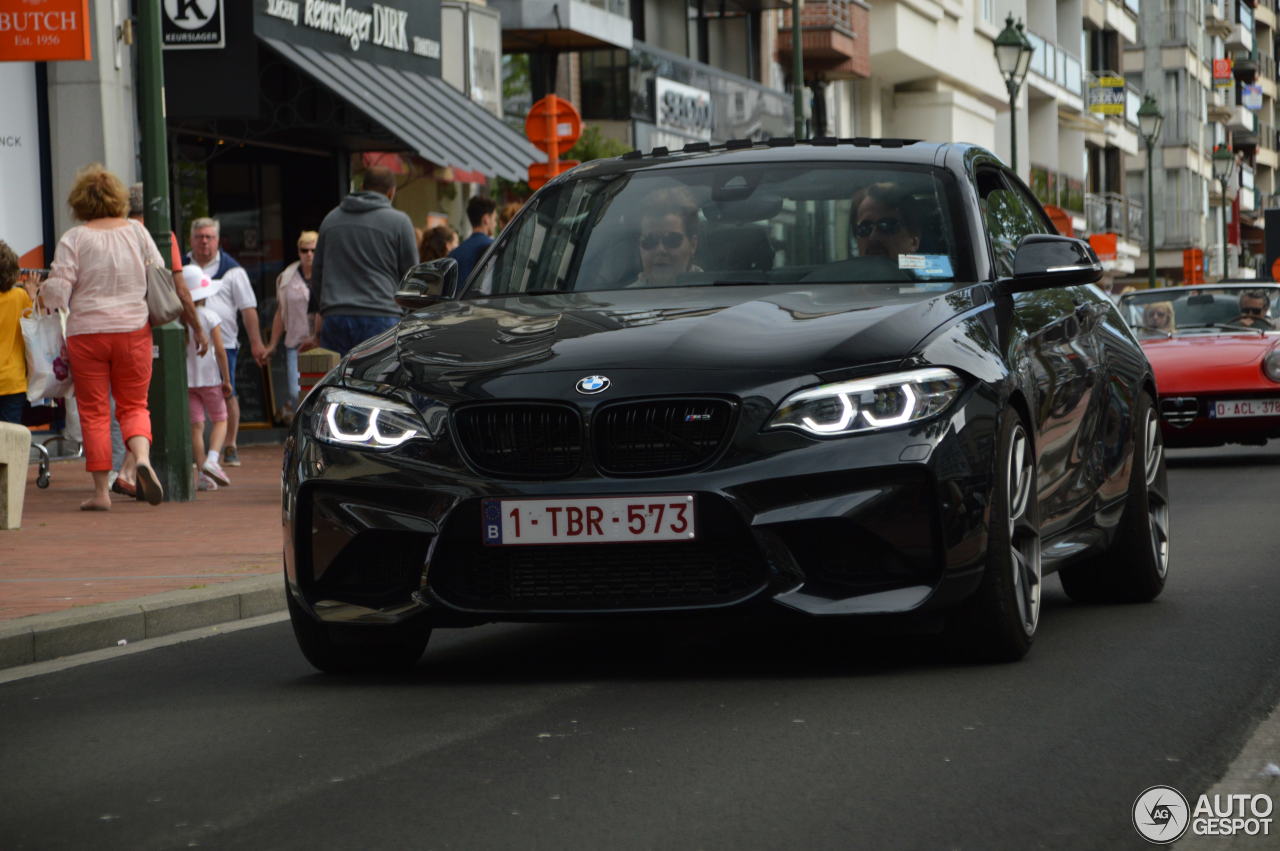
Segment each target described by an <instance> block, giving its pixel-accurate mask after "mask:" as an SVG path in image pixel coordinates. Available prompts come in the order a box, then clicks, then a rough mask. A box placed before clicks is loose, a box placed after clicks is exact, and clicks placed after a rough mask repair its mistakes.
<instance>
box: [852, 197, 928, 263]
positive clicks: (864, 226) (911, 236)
mask: <svg viewBox="0 0 1280 851" xmlns="http://www.w3.org/2000/svg"><path fill="white" fill-rule="evenodd" d="M853 210H854V216H853V226H852V227H853V235H854V238H855V239H856V240H857V243H858V256H859V257H888V258H889V259H890V260H893V261H895V262H896V261H897V259H898V257H899V256H900V255H902V254H914V253H915V252H916V251H918V250H919V248H920V226H919V224H918V222H917V221H916V218H917V217H916V215H915V212H914V204H913V203H912V201H911V196H910V194H909V193H908V192H907V191H905V190H904V189H902V188H901V187H899V186H898V185H897V184H895V183H873V184H871V185H870V186H868V187H867V188H866V189H864V190H862V192H861V193H859V196H855V197H854V205H853Z"/></svg>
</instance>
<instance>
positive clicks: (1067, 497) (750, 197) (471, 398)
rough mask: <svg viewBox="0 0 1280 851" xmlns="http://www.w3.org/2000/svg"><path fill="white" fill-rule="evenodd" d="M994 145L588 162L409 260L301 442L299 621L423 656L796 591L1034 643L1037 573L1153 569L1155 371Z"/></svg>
mask: <svg viewBox="0 0 1280 851" xmlns="http://www.w3.org/2000/svg"><path fill="white" fill-rule="evenodd" d="M1101 274H1102V268H1101V266H1100V265H1099V263H1098V260H1097V257H1096V255H1094V253H1093V252H1092V250H1091V249H1090V248H1089V246H1088V245H1087V244H1086V243H1084V242H1081V241H1079V240H1076V239H1072V238H1070V237H1065V236H1061V235H1058V234H1057V232H1056V231H1055V229H1054V227H1053V224H1052V223H1051V222H1050V220H1049V219H1048V218H1047V217H1046V215H1045V213H1044V211H1043V210H1042V209H1041V207H1040V205H1039V203H1037V201H1036V200H1035V198H1034V196H1032V194H1031V193H1030V192H1029V191H1028V190H1027V188H1026V187H1025V186H1024V185H1023V184H1022V183H1021V182H1020V181H1019V180H1018V178H1017V177H1016V176H1014V175H1013V174H1012V173H1011V172H1010V171H1009V170H1008V169H1007V168H1006V167H1005V166H1004V165H1003V164H1002V163H1001V162H1000V161H999V160H998V159H997V158H996V157H995V156H993V155H992V154H990V153H988V152H987V151H985V150H982V149H981V148H976V147H973V146H969V145H961V144H929V143H922V142H916V141H910V140H901V139H815V140H812V141H810V142H800V143H796V142H794V141H793V140H790V139H781V140H770V141H769V142H759V143H753V142H749V141H743V142H729V143H727V144H725V145H708V144H705V143H698V144H692V145H688V146H686V147H685V149H684V150H683V151H679V152H673V151H668V150H666V149H662V148H659V149H656V150H654V151H652V152H650V153H646V154H641V153H639V152H633V153H632V154H628V155H626V156H623V157H620V158H618V159H613V160H597V161H594V162H590V163H587V164H584V165H582V166H579V167H577V168H575V169H573V170H572V171H570V172H568V173H567V174H565V175H562V176H561V177H559V178H557V179H555V180H553V181H551V182H550V183H548V184H547V185H546V186H545V187H543V188H542V189H541V190H539V191H538V192H537V193H536V194H535V195H534V196H533V197H532V199H531V200H530V201H529V202H528V204H526V205H525V207H524V209H523V210H522V211H521V212H520V214H519V215H518V217H517V218H516V219H515V220H514V221H513V222H512V223H511V224H510V225H509V226H508V227H507V229H506V230H505V231H504V232H503V233H502V235H501V236H500V237H499V238H498V240H497V241H496V242H495V243H494V245H493V246H492V247H491V248H490V249H489V251H488V253H487V254H486V255H485V256H484V257H483V258H482V260H481V261H480V262H479V263H478V264H477V265H476V267H475V269H474V271H473V272H472V274H471V276H470V277H469V278H468V280H466V281H458V280H457V273H456V268H455V267H454V264H453V261H452V260H447V259H446V260H438V261H433V262H432V263H427V264H423V265H421V266H418V267H415V268H414V270H413V271H411V272H410V274H409V275H408V276H406V278H405V280H404V281H403V282H402V283H401V285H400V292H399V293H397V296H396V298H397V301H399V303H400V304H401V305H402V306H403V307H404V308H405V309H406V313H405V315H404V318H403V319H402V321H401V322H400V323H399V325H398V327H396V328H395V329H393V330H392V331H389V332H387V333H385V334H382V335H380V336H377V337H374V338H372V339H370V340H368V341H366V342H365V343H363V344H362V345H360V346H358V347H357V348H356V349H354V350H353V351H351V352H350V353H349V354H348V355H347V356H346V357H345V358H343V360H342V361H341V363H340V364H339V365H338V367H337V368H336V369H334V370H333V371H332V372H331V373H330V374H329V375H328V376H326V377H325V379H324V380H323V381H322V382H321V383H320V384H319V385H318V386H317V387H316V388H315V389H314V390H313V391H312V392H311V393H310V395H309V396H308V397H307V398H306V400H305V402H304V404H303V405H301V407H300V410H299V414H298V416H297V417H296V419H295V423H294V425H293V428H292V431H291V433H290V435H289V437H288V440H287V445H286V452H285V463H284V512H283V518H284V544H285V547H284V555H285V573H286V578H287V584H288V603H289V610H290V613H291V616H292V620H293V627H294V631H295V633H296V636H297V639H298V642H299V644H300V646H301V648H302V652H303V653H304V654H305V655H306V657H307V658H308V659H309V660H310V661H311V662H312V663H313V664H314V665H316V666H317V667H318V668H320V669H322V670H325V671H357V670H365V669H384V670H385V669H388V668H396V667H408V666H412V665H413V664H415V663H416V662H417V660H418V659H419V658H420V656H421V654H422V652H423V650H424V648H425V647H426V644H427V640H428V638H429V637H430V635H431V632H432V630H433V629H435V628H439V627H451V626H467V625H474V624H481V623H486V622H492V621H542V620H570V619H584V618H608V617H619V616H628V617H646V616H662V615H668V614H670V613H675V612H680V613H700V612H705V613H710V612H721V611H729V610H736V611H740V612H742V613H744V614H749V613H751V612H761V613H763V612H764V611H766V610H774V611H777V610H780V609H782V610H790V611H792V612H795V613H797V614H799V615H807V616H811V617H815V618H841V617H847V618H858V617H867V616H885V615H908V614H911V615H914V616H918V617H920V618H921V619H922V620H930V621H934V622H936V624H937V626H938V627H939V628H942V629H946V630H949V631H951V632H952V633H953V635H954V641H949V642H948V646H955V647H961V648H964V649H965V651H966V653H967V654H969V655H971V656H972V657H973V658H978V659H985V660H993V661H999V660H1014V659H1018V658H1021V657H1022V656H1023V655H1024V654H1025V653H1026V652H1027V650H1028V649H1029V647H1030V646H1031V643H1032V640H1033V639H1034V637H1035V634H1036V629H1037V625H1038V623H1039V618H1040V597H1041V587H1042V582H1043V578H1044V576H1045V575H1047V574H1049V573H1052V572H1057V573H1058V574H1059V575H1060V577H1061V581H1062V584H1063V586H1064V587H1065V589H1066V591H1067V593H1068V594H1069V595H1070V596H1071V597H1072V598H1073V599H1076V600H1080V601H1104V600H1127V601H1141V600H1151V599H1153V598H1154V597H1156V596H1157V595H1158V594H1159V593H1160V591H1161V590H1162V588H1163V587H1164V584H1165V577H1166V573H1167V570H1168V558H1169V508H1168V488H1167V484H1166V474H1165V459H1164V452H1163V445H1162V443H1161V436H1160V428H1159V421H1158V414H1157V411H1156V410H1155V409H1154V408H1153V400H1154V399H1155V394H1156V388H1155V384H1154V381H1153V378H1152V373H1151V368H1150V366H1149V365H1148V363H1147V360H1146V358H1145V357H1144V356H1143V353H1142V349H1141V348H1140V347H1139V345H1138V343H1137V341H1136V340H1135V338H1134V336H1133V334H1132V332H1131V331H1130V329H1129V328H1128V327H1127V325H1126V324H1125V322H1124V321H1123V320H1122V319H1121V317H1120V316H1119V315H1118V314H1117V312H1116V310H1115V308H1114V307H1113V306H1112V304H1111V302H1110V301H1109V300H1108V299H1107V297H1106V296H1105V295H1103V293H1102V292H1101V291H1100V290H1098V289H1097V288H1096V287H1095V286H1092V283H1093V282H1095V281H1097V280H1098V279H1099V278H1100V276H1101Z"/></svg>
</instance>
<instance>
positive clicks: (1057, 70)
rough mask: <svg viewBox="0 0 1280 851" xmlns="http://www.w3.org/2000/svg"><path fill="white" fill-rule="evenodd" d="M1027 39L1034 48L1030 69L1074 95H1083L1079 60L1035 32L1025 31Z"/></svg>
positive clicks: (1082, 78) (1082, 75)
mask: <svg viewBox="0 0 1280 851" xmlns="http://www.w3.org/2000/svg"><path fill="white" fill-rule="evenodd" d="M1027 40H1028V41H1030V42H1031V46H1032V47H1033V48H1035V50H1034V51H1033V52H1032V54H1031V70H1032V71H1035V72H1036V73H1037V74H1039V75H1040V76H1041V77H1044V78H1045V79H1046V80H1052V81H1053V82H1055V83H1057V84H1058V85H1059V86H1062V88H1064V89H1066V90H1067V91H1069V92H1071V93H1072V94H1074V95H1083V94H1084V90H1083V88H1082V86H1083V83H1084V74H1083V73H1082V71H1081V67H1082V66H1081V65H1080V60H1079V59H1077V58H1076V57H1075V56H1073V55H1072V54H1070V53H1068V52H1067V51H1066V50H1064V49H1063V48H1062V47H1061V46H1060V45H1057V44H1054V43H1053V42H1051V41H1048V40H1046V39H1044V38H1041V37H1040V36H1038V35H1036V34H1035V33H1030V32H1029V33H1027Z"/></svg>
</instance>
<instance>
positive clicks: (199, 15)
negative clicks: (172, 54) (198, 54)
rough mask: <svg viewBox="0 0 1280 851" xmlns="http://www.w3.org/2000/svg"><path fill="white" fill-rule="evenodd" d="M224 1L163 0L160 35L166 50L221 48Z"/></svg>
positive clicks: (222, 41) (222, 42) (222, 43)
mask: <svg viewBox="0 0 1280 851" xmlns="http://www.w3.org/2000/svg"><path fill="white" fill-rule="evenodd" d="M222 3H223V0H164V18H163V20H162V21H161V36H162V41H163V42H164V46H165V49H166V50H182V49H193V48H208V47H222V46H223V45H224V44H225V41H224V34H223V30H222Z"/></svg>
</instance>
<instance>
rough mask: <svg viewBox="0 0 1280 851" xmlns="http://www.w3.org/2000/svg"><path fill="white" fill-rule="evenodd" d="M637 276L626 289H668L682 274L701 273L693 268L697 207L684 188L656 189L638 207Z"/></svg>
mask: <svg viewBox="0 0 1280 851" xmlns="http://www.w3.org/2000/svg"><path fill="white" fill-rule="evenodd" d="M642 209H643V210H644V212H643V213H641V215H640V235H639V239H638V241H637V245H638V247H639V249H640V275H639V277H637V278H636V280H635V281H633V282H632V283H630V284H628V285H627V286H628V287H669V286H673V285H674V284H675V283H676V282H677V278H678V277H679V276H680V275H681V274H683V273H685V272H701V271H702V270H701V269H700V268H698V267H697V266H695V265H694V263H693V255H694V252H696V251H697V250H698V203H697V201H695V200H694V198H693V194H692V193H691V192H689V190H688V189H685V188H684V187H675V188H671V189H660V190H658V191H656V192H654V193H653V194H651V195H649V196H648V197H647V198H646V199H645V202H644V204H643V205H642Z"/></svg>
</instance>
